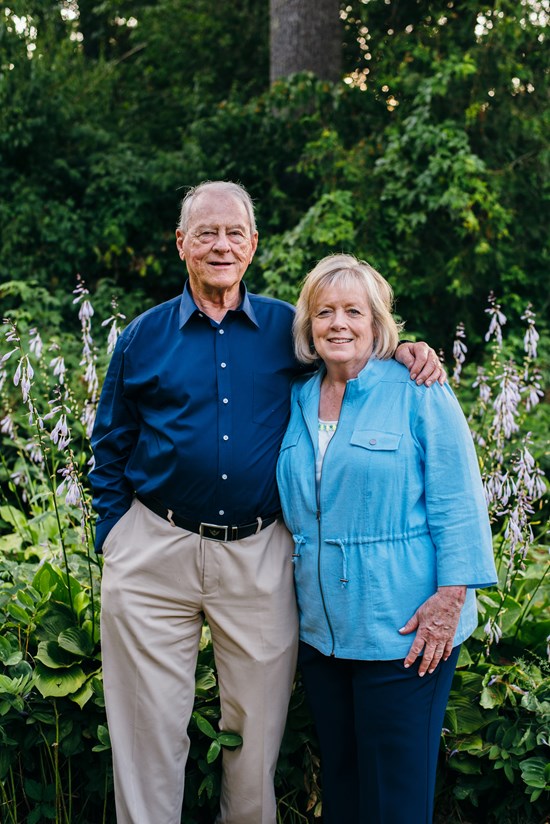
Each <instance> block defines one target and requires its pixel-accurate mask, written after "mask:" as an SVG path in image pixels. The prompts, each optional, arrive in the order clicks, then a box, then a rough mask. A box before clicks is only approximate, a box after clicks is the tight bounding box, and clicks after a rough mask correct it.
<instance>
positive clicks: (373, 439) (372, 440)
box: [369, 438, 376, 446]
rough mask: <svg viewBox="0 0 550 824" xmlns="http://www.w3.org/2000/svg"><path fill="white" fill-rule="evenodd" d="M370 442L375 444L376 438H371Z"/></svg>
mask: <svg viewBox="0 0 550 824" xmlns="http://www.w3.org/2000/svg"><path fill="white" fill-rule="evenodd" d="M369 443H370V444H372V446H374V444H375V443H376V438H371V439H370V441H369Z"/></svg>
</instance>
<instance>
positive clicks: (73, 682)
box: [36, 661, 86, 698]
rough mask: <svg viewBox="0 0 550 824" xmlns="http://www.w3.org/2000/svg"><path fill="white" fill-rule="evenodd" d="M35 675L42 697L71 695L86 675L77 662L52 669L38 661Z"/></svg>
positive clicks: (78, 687)
mask: <svg viewBox="0 0 550 824" xmlns="http://www.w3.org/2000/svg"><path fill="white" fill-rule="evenodd" d="M36 676H37V679H36V686H37V688H38V690H39V692H40V693H41V695H43V696H44V698H46V697H48V696H51V697H55V698H61V697H62V696H64V695H71V694H72V693H75V692H77V691H78V690H79V689H80V688H81V687H82V685H83V684H84V682H85V681H86V675H85V674H84V672H83V671H82V668H81V667H79V666H78V665H77V664H75V665H74V666H72V667H70V668H69V669H58V670H55V671H52V670H50V669H47V668H46V667H45V666H44V665H43V664H42V663H41V662H40V661H39V662H38V663H37V665H36Z"/></svg>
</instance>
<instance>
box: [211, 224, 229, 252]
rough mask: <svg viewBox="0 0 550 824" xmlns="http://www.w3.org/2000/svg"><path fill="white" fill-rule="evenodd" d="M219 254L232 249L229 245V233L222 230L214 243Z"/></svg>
mask: <svg viewBox="0 0 550 824" xmlns="http://www.w3.org/2000/svg"><path fill="white" fill-rule="evenodd" d="M213 248H214V249H215V250H216V251H217V252H227V251H229V249H231V246H230V245H229V238H228V237H227V233H226V232H225V231H224V230H223V229H220V231H219V232H218V234H217V235H216V240H215V241H214V247H213Z"/></svg>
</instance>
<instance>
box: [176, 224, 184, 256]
mask: <svg viewBox="0 0 550 824" xmlns="http://www.w3.org/2000/svg"><path fill="white" fill-rule="evenodd" d="M184 240H185V235H184V233H183V232H182V231H181V229H176V247H177V250H178V254H179V256H180V260H185V252H184V251H183V242H184Z"/></svg>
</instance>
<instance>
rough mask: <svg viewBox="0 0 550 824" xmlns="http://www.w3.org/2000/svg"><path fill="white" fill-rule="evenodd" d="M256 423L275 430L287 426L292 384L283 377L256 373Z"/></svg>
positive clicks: (254, 414)
mask: <svg viewBox="0 0 550 824" xmlns="http://www.w3.org/2000/svg"><path fill="white" fill-rule="evenodd" d="M252 405H253V418H254V423H259V424H261V425H262V426H270V427H273V428H277V427H282V426H285V425H286V423H287V421H288V414H289V410H290V384H289V380H288V379H287V378H284V377H282V376H281V375H266V374H262V373H258V372H255V373H254V385H253V402H252Z"/></svg>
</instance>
